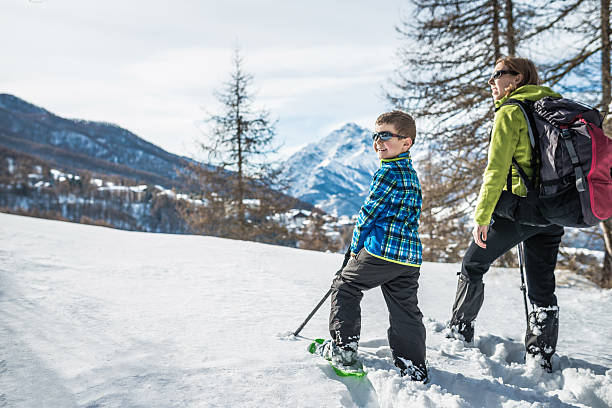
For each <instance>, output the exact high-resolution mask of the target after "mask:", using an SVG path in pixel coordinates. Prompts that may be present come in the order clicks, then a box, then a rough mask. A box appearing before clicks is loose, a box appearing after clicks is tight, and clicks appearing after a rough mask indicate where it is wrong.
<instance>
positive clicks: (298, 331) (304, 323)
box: [293, 247, 351, 336]
mask: <svg viewBox="0 0 612 408" xmlns="http://www.w3.org/2000/svg"><path fill="white" fill-rule="evenodd" d="M350 258H351V248H350V247H349V249H348V251H346V254H345V255H344V262H342V267H341V268H340V269H339V270H338V272H336V275H340V273H341V272H342V270H343V269H344V267H345V266H346V264H347V263H348V261H349V259H350ZM331 293H332V289H331V288H329V290H328V291H327V293H326V294H325V296H323V299H321V300H320V301H319V303H318V304H317V305H316V306H315V308H314V309H312V312H310V314H309V315H308V317H307V318H306V320H304V322H303V323H302V324H301V325H300V327H298V328H297V330H296V331H294V332H293V335H294V336H297V335H298V334H300V332H301V331H302V329H303V328H304V326H306V323H308V321H309V320H310V319H311V318H312V316H314V314H315V313H317V310H319V308H320V307H321V305H322V304H323V302H325V300H327V298H328V297H329V295H331Z"/></svg>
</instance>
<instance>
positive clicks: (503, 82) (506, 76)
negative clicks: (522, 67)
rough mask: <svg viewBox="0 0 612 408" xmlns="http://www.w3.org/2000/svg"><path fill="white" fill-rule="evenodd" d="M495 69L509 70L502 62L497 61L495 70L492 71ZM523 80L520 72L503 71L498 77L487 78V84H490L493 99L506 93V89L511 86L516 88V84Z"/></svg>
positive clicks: (499, 97) (497, 98)
mask: <svg viewBox="0 0 612 408" xmlns="http://www.w3.org/2000/svg"><path fill="white" fill-rule="evenodd" d="M497 71H509V69H508V68H506V67H505V66H504V64H503V63H501V62H500V63H499V64H497V65H496V66H495V70H494V71H493V73H495V72H497ZM522 80H523V75H522V74H511V73H503V74H501V75H500V76H499V78H493V76H491V78H489V81H488V84H489V85H490V86H491V93H492V94H493V99H494V100H496V101H497V100H499V99H501V98H503V97H504V95H505V94H506V89H508V88H509V87H511V86H514V88H516V87H517V86H518V84H519V83H520V82H521V81H522Z"/></svg>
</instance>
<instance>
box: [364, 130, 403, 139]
mask: <svg viewBox="0 0 612 408" xmlns="http://www.w3.org/2000/svg"><path fill="white" fill-rule="evenodd" d="M392 137H398V138H400V139H405V138H406V136H400V135H396V134H395V133H391V132H387V131H385V132H374V133H372V140H373V141H377V140H378V139H380V140H383V141H385V142H386V141H387V140H389V139H391V138H392Z"/></svg>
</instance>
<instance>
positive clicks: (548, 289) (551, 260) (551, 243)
mask: <svg viewBox="0 0 612 408" xmlns="http://www.w3.org/2000/svg"><path fill="white" fill-rule="evenodd" d="M562 236H563V227H561V226H558V225H550V226H546V227H534V226H528V225H521V224H517V223H515V222H514V221H510V220H507V219H505V218H501V217H494V221H493V224H492V225H491V227H490V228H489V232H488V234H487V241H486V244H487V248H486V249H483V248H481V247H479V246H478V245H476V243H475V242H474V241H473V240H472V243H471V244H470V247H469V248H468V250H467V252H466V253H465V255H464V257H463V262H462V265H461V274H460V276H459V283H458V285H457V295H456V297H455V303H454V305H453V314H452V318H451V323H450V324H451V326H459V327H470V326H471V323H472V322H473V321H474V319H476V316H477V315H478V312H479V310H480V307H481V306H482V301H483V299H484V284H483V282H482V277H483V275H484V274H485V273H486V272H487V271H488V270H489V267H490V266H491V263H493V261H495V260H496V259H497V258H499V257H500V256H501V255H503V254H504V253H505V252H507V251H508V250H510V249H511V248H512V247H514V246H516V245H517V244H518V243H519V242H523V243H524V244H523V245H524V249H525V251H524V254H525V275H526V279H527V287H528V296H529V300H530V301H531V303H532V304H534V305H535V306H537V307H547V306H556V305H557V298H556V296H555V274H554V271H555V266H556V263H557V253H558V251H559V244H560V243H561V237H562Z"/></svg>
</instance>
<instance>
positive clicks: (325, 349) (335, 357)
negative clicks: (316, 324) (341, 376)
mask: <svg viewBox="0 0 612 408" xmlns="http://www.w3.org/2000/svg"><path fill="white" fill-rule="evenodd" d="M316 353H317V354H319V355H320V356H322V357H323V358H324V359H326V360H329V361H331V362H333V363H334V364H341V365H345V366H350V365H353V364H355V362H356V361H357V348H356V347H354V346H353V345H351V344H349V345H345V346H342V347H340V346H338V345H337V344H336V343H335V342H334V341H333V340H325V341H324V342H323V343H322V344H319V345H317V350H316Z"/></svg>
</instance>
